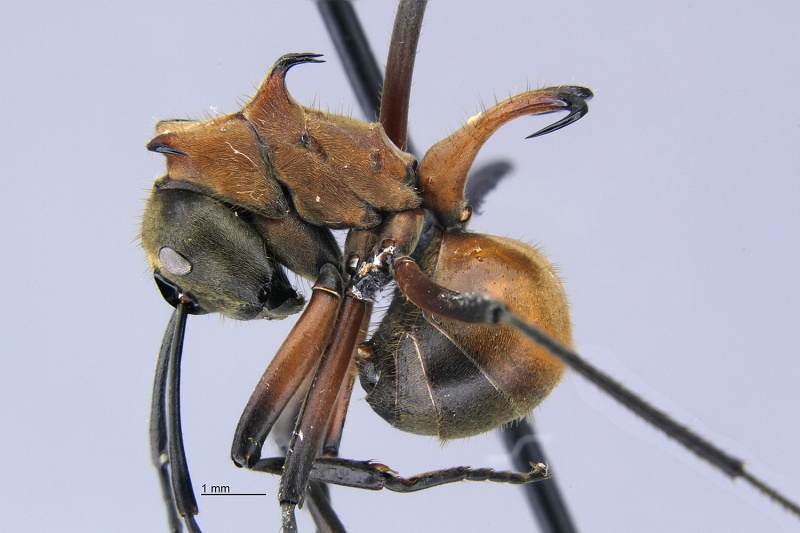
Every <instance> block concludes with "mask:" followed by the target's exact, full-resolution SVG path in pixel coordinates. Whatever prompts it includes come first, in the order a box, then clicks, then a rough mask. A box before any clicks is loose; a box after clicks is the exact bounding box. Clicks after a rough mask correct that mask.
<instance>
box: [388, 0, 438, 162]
mask: <svg viewBox="0 0 800 533" xmlns="http://www.w3.org/2000/svg"><path fill="white" fill-rule="evenodd" d="M426 5H427V0H403V1H402V2H400V4H399V5H398V6H397V14H396V15H395V19H394V28H393V29H392V38H391V40H390V41H389V57H388V58H387V60H386V79H385V81H384V84H383V92H382V93H381V110H380V121H381V124H382V125H383V128H384V130H386V135H388V136H389V138H390V139H391V140H392V142H394V143H395V144H396V145H397V147H398V148H400V149H401V150H404V151H405V150H407V149H408V146H407V143H406V136H407V132H408V106H409V98H410V95H411V77H412V75H413V74H414V59H415V58H416V55H417V43H418V42H419V34H420V31H421V30H422V18H423V17H424V15H425V7H426Z"/></svg>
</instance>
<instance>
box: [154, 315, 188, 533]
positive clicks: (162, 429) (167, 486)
mask: <svg viewBox="0 0 800 533" xmlns="http://www.w3.org/2000/svg"><path fill="white" fill-rule="evenodd" d="M177 316H178V308H177V307H176V308H175V311H174V312H173V313H172V315H171V316H170V318H169V322H168V323H167V329H166V331H165V332H164V339H163V340H162V342H161V350H160V351H159V352H158V360H157V362H156V375H155V379H154V382H153V400H152V403H151V406H150V458H151V460H152V461H153V465H154V466H155V467H156V468H157V469H158V473H159V476H158V477H159V480H160V481H161V493H162V495H163V497H164V505H166V507H167V519H168V521H169V529H170V531H172V532H173V533H179V532H180V531H181V529H182V528H181V521H180V518H179V517H178V513H177V511H176V510H175V498H174V497H173V492H172V483H171V482H170V474H169V455H168V444H167V443H168V437H167V405H166V398H167V367H168V363H169V357H170V352H171V351H172V339H173V337H174V336H175V326H176V323H177Z"/></svg>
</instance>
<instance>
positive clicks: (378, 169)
mask: <svg viewBox="0 0 800 533" xmlns="http://www.w3.org/2000/svg"><path fill="white" fill-rule="evenodd" d="M423 11H424V2H404V3H403V4H401V7H400V11H399V13H398V23H397V26H396V28H395V35H394V36H393V44H392V46H391V47H390V50H391V52H390V61H389V66H388V67H387V79H386V82H385V85H384V93H383V104H384V105H383V107H382V109H381V113H380V124H367V123H363V122H359V121H355V120H353V119H350V118H347V117H342V116H337V115H332V114H327V113H322V112H320V111H317V110H313V109H310V108H307V107H304V106H302V105H300V104H298V103H297V102H295V101H294V100H293V99H292V98H291V96H290V95H289V93H288V91H287V89H286V85H285V77H286V74H287V72H288V71H289V69H290V68H291V67H293V66H294V65H298V64H301V63H316V62H319V59H318V58H319V56H318V55H317V54H287V55H285V56H283V57H282V58H280V59H279V60H278V61H277V62H276V64H275V65H274V66H273V68H272V70H271V72H270V73H269V74H268V76H267V78H266V79H265V81H264V82H263V83H262V85H261V87H260V88H259V90H258V92H257V94H256V96H255V97H254V98H253V99H252V100H251V101H250V102H248V103H247V104H246V105H245V106H244V108H243V109H242V111H240V112H238V113H233V114H230V115H225V116H221V117H217V118H214V119H210V120H207V121H203V122H190V121H167V122H161V123H159V125H158V126H157V133H158V135H157V137H156V138H154V139H153V140H152V141H151V142H150V143H149V144H148V149H150V150H152V151H155V152H159V153H162V154H164V155H166V157H167V174H166V175H165V176H164V177H162V178H161V179H159V180H158V181H157V182H156V185H155V187H154V189H153V192H152V194H151V196H150V198H149V199H148V202H147V205H146V209H145V214H144V217H143V224H142V244H143V247H144V249H145V251H146V253H147V257H148V260H149V262H150V265H151V267H152V268H153V272H154V277H155V279H156V282H157V284H158V286H159V289H160V290H161V292H162V294H163V295H164V297H165V299H167V301H168V302H169V303H170V304H172V305H173V306H175V308H176V310H175V313H174V314H173V317H172V319H171V320H170V322H169V324H168V326H167V331H166V333H165V337H164V341H163V343H162V348H161V352H160V355H159V361H158V364H157V370H156V383H155V386H154V392H153V415H152V418H151V442H152V450H153V459H154V462H155V463H156V464H157V466H158V467H159V469H160V472H161V482H162V488H163V490H164V495H165V499H166V501H167V504H168V508H169V512H170V522H171V527H172V528H173V529H175V530H177V529H179V528H180V520H179V518H178V515H180V516H182V517H183V518H184V520H185V521H186V524H187V527H188V528H189V529H190V530H192V531H196V530H199V529H198V527H197V524H196V522H195V520H194V515H196V514H197V504H196V501H195V498H194V494H193V490H192V487H191V480H190V477H189V471H188V467H187V464H186V458H185V454H184V452H183V444H182V437H181V426H180V405H179V394H180V391H179V368H180V357H181V351H182V350H181V348H182V340H183V334H184V328H185V322H186V315H187V314H201V313H212V312H216V313H221V314H223V315H226V316H229V317H232V318H237V319H251V318H256V317H260V318H268V319H272V318H274V319H279V318H284V317H285V316H288V315H289V314H293V313H297V312H299V311H300V310H301V309H302V308H303V304H304V301H303V299H302V297H301V296H299V295H298V294H297V292H296V290H295V289H294V288H293V287H292V286H291V285H290V284H289V282H288V280H287V277H286V274H285V269H288V270H291V271H293V272H295V273H297V274H299V275H301V276H303V277H306V278H307V279H310V280H313V281H314V287H313V291H312V296H311V298H310V300H309V302H308V304H307V305H306V307H305V309H304V310H303V312H302V315H301V316H300V318H299V320H298V322H297V324H296V325H295V327H294V329H293V330H292V332H291V334H290V335H289V337H288V338H287V339H286V341H285V342H284V344H283V345H282V347H281V348H280V350H279V351H278V353H277V354H276V356H275V358H274V359H273V361H272V362H271V364H270V365H269V367H268V368H267V370H266V371H265V373H264V375H263V376H262V378H261V380H260V381H259V382H258V384H257V385H256V389H255V391H254V393H253V395H252V396H251V398H250V400H249V402H248V404H247V406H246V407H245V409H244V412H243V414H242V417H241V419H240V421H239V424H238V426H237V428H236V432H235V436H234V442H233V447H232V451H231V455H232V458H233V460H234V462H235V463H236V464H237V465H239V466H245V467H248V468H253V469H256V470H261V471H267V472H273V473H278V474H280V475H281V484H280V490H279V502H280V505H281V508H282V518H283V528H284V530H285V531H294V530H296V524H295V520H294V510H295V507H296V506H297V505H298V504H300V503H301V502H302V501H303V498H304V497H308V498H309V501H310V502H311V503H313V504H316V505H321V506H324V503H325V502H324V495H323V496H321V497H318V496H317V495H316V492H315V491H316V488H315V487H319V485H318V482H323V483H339V484H344V485H348V486H353V487H359V488H381V487H386V488H390V489H392V490H420V489H424V488H428V487H431V486H434V485H437V484H441V483H447V482H451V481H456V480H465V479H466V480H492V481H497V482H510V483H527V482H531V481H536V480H539V479H543V478H545V477H546V476H547V473H546V469H545V468H544V466H543V465H538V464H536V465H532V467H533V468H532V471H531V472H529V473H508V472H493V471H489V470H471V469H465V468H454V469H449V470H443V471H439V472H435V473H431V474H428V475H423V476H419V477H416V478H410V479H403V478H399V477H397V476H396V475H395V474H393V473H392V472H391V471H389V470H388V469H387V468H386V467H384V466H383V465H376V464H371V463H365V462H358V461H348V460H343V459H338V458H337V457H336V456H337V455H338V448H339V441H340V438H341V432H342V428H343V424H344V419H345V414H346V410H347V405H348V402H349V398H350V394H351V391H352V387H353V384H354V380H355V376H356V374H358V375H359V377H360V382H361V385H362V387H363V388H364V389H365V390H366V391H367V401H368V402H369V403H370V405H371V406H372V407H373V409H374V410H375V411H376V412H377V413H378V414H379V415H381V416H382V417H383V418H384V419H386V420H387V421H388V422H389V423H390V424H392V425H393V426H395V427H397V428H399V429H402V430H404V431H409V432H412V433H418V434H423V435H436V436H438V437H440V438H442V439H449V438H458V437H466V436H470V435H476V434H479V433H482V432H485V431H488V430H490V429H493V428H495V427H498V426H500V425H502V424H504V423H506V422H509V421H513V420H516V419H519V418H521V417H525V416H527V414H528V413H529V412H530V411H531V409H533V407H535V406H536V405H537V404H538V403H540V402H541V401H542V399H543V398H544V397H546V396H547V394H548V393H549V392H550V391H551V390H552V389H553V388H554V387H555V386H556V384H557V383H558V381H559V379H560V377H561V375H562V373H563V370H564V366H565V365H566V366H569V367H570V368H572V369H573V370H575V371H577V372H578V373H580V374H581V375H583V376H584V377H586V378H587V379H589V380H591V381H593V382H594V383H596V384H597V385H598V386H600V387H601V388H603V389H604V390H605V391H606V392H608V393H609V394H610V395H612V396H614V397H615V398H617V399H618V400H619V401H620V402H621V403H623V405H625V406H626V407H628V408H630V409H631V410H633V411H634V412H635V413H637V414H639V415H640V416H642V417H643V418H645V419H646V420H648V421H649V422H651V423H652V424H653V425H655V426H656V427H658V428H659V429H661V430H662V431H664V432H665V433H667V434H668V435H669V436H670V437H672V438H674V439H676V440H678V441H679V442H681V443H682V444H683V445H685V446H686V447H687V448H689V449H690V450H691V451H693V452H695V453H696V454H698V455H699V456H700V457H702V458H704V459H706V460H707V461H709V462H711V463H712V464H714V465H716V466H717V467H718V468H720V469H721V470H723V471H724V472H725V473H727V474H728V475H730V476H732V477H742V478H744V479H745V480H747V481H748V482H750V483H751V484H753V485H754V486H756V487H757V488H759V489H760V490H762V492H764V493H765V494H767V495H768V496H770V497H772V498H773V499H775V500H776V501H777V502H778V503H780V504H782V505H783V506H785V507H786V508H787V509H789V510H790V511H791V512H794V513H796V514H800V508H798V506H797V505H796V504H794V503H793V502H790V501H788V500H787V499H786V498H785V497H783V496H782V495H780V494H777V493H775V491H773V490H772V489H770V488H769V487H767V486H766V485H764V484H763V483H762V482H761V481H759V480H758V479H756V478H754V477H753V476H752V475H751V474H750V473H749V472H747V471H746V470H745V469H744V466H743V463H742V462H741V461H739V460H737V459H735V458H733V457H730V456H728V455H727V454H725V453H724V452H722V451H720V450H719V449H718V448H717V447H715V446H714V445H712V444H710V443H708V442H707V441H705V440H704V439H702V438H700V437H698V436H697V435H695V434H693V433H692V432H690V431H689V430H687V429H686V428H684V427H682V426H680V425H679V424H677V423H676V422H674V421H672V420H671V419H670V418H668V417H667V416H666V415H664V414H663V413H662V412H660V411H658V410H656V409H655V408H653V407H651V406H649V405H648V404H646V403H644V402H643V401H642V400H641V399H639V398H638V397H637V396H635V395H634V394H632V393H631V392H629V391H627V390H626V389H624V388H623V387H622V386H621V385H619V384H618V383H616V382H615V381H613V380H612V379H611V378H609V377H608V376H606V375H605V374H603V373H601V372H599V371H598V370H596V369H594V368H593V367H591V366H590V365H588V364H587V363H586V362H585V361H583V360H582V359H581V358H580V357H579V356H578V355H577V354H576V353H574V352H573V351H572V350H571V349H570V344H571V332H570V320H569V315H568V309H567V305H566V299H565V295H564V291H563V288H562V287H561V284H560V282H559V280H558V278H557V276H556V275H555V273H554V271H553V269H552V267H551V266H550V264H549V262H548V261H547V259H546V258H545V257H544V256H543V255H542V254H541V253H540V252H538V251H537V250H536V249H534V248H533V247H530V246H528V245H525V244H523V243H520V242H517V241H514V240H512V239H508V238H501V237H495V236H490V235H483V234H478V233H473V232H470V231H468V230H467V225H468V223H469V220H470V217H471V209H470V207H469V206H468V205H467V203H466V201H465V187H466V182H467V176H468V172H469V170H470V167H471V166H472V163H473V161H474V159H475V157H476V155H477V153H478V151H479V150H480V148H481V146H482V145H483V143H484V142H485V141H486V140H487V139H488V138H489V137H490V136H491V135H492V134H493V133H494V132H495V131H496V130H497V129H498V128H499V127H500V126H502V125H503V124H505V123H507V122H508V121H510V120H513V119H515V118H518V117H521V116H525V115H538V114H546V113H553V112H556V111H568V114H567V116H565V117H563V118H561V119H560V120H558V121H557V122H555V123H554V124H552V125H550V126H548V127H546V128H545V129H543V130H540V131H538V132H536V133H535V134H533V135H531V137H535V136H538V135H543V134H546V133H551V132H554V131H556V130H558V129H561V128H563V127H564V126H566V125H569V124H571V123H573V122H575V121H576V120H578V119H580V118H581V117H582V116H584V115H585V114H586V112H587V111H588V105H587V101H588V100H589V99H590V98H591V97H592V93H591V91H589V90H588V89H585V88H582V87H573V86H562V87H551V88H544V89H537V90H532V91H527V92H525V93H522V94H520V95H516V96H514V97H511V98H509V99H506V100H503V101H501V102H499V103H498V104H496V105H495V106H492V107H490V108H489V109H486V110H485V111H484V112H482V113H481V114H479V115H477V116H476V117H473V118H472V119H470V121H468V122H467V124H466V125H464V126H463V127H462V128H461V129H459V130H457V131H456V132H455V133H454V134H452V135H451V136H449V137H447V138H446V139H444V140H443V141H440V142H439V143H437V144H436V145H434V146H433V147H432V148H430V149H429V150H428V152H427V153H426V154H425V155H424V157H423V158H422V159H421V161H420V162H419V165H417V161H416V158H415V157H414V156H412V155H411V154H409V153H407V152H406V151H405V150H406V149H407V147H406V131H405V130H406V127H405V123H406V115H407V105H408V94H409V92H410V82H411V72H412V70H413V57H414V54H415V48H416V42H417V37H418V32H419V26H420V23H421V19H422V12H423ZM426 215H427V216H429V217H430V218H431V219H432V220H433V222H432V223H431V224H428V225H426V223H425V221H424V219H425V216H426ZM341 228H346V229H349V230H350V231H349V232H348V235H347V239H346V241H345V244H344V251H343V252H342V251H341V250H340V249H339V246H338V245H337V243H336V241H335V239H334V238H333V235H332V233H331V229H341ZM392 281H394V282H395V283H396V286H397V290H396V292H395V296H394V299H393V302H392V304H391V306H390V307H389V310H388V311H387V313H386V316H385V317H384V319H383V320H382V322H381V323H380V325H379V327H378V329H377V331H376V332H375V334H374V335H373V337H372V338H371V339H370V340H369V341H367V342H364V340H365V335H366V327H365V326H366V324H368V323H369V320H370V313H371V304H370V302H371V301H372V300H373V299H374V298H375V297H376V296H377V295H378V294H379V293H380V292H381V291H382V290H384V289H385V288H386V287H387V285H388V284H389V283H391V282H392ZM356 370H357V372H356ZM309 383H310V384H309ZM307 384H308V385H307ZM306 387H307V389H306ZM298 393H299V394H301V395H302V396H303V398H304V401H303V404H302V408H301V409H300V412H299V415H298V416H297V422H296V425H295V427H294V430H293V432H292V437H291V440H290V441H289V442H288V444H287V451H286V455H285V458H278V459H264V460H262V459H261V449H262V446H263V444H264V442H265V439H266V437H267V436H268V434H269V433H270V431H271V430H272V429H273V427H274V426H275V424H276V422H277V421H278V418H279V417H280V415H281V414H282V413H283V412H284V411H285V410H286V409H287V408H288V406H289V404H290V401H291V400H292V398H293V397H295V395H297V394H298ZM167 398H168V400H167ZM167 401H168V403H169V406H168V408H167ZM320 456H322V457H320ZM315 484H316V485H315ZM309 487H310V489H309ZM173 501H174V504H173ZM315 519H317V520H318V524H319V526H320V528H323V527H327V528H328V529H331V530H340V529H341V528H340V527H339V525H338V523H337V521H336V519H335V518H331V517H330V516H329V515H325V514H324V513H321V514H320V515H319V518H318V517H317V516H316V515H315Z"/></svg>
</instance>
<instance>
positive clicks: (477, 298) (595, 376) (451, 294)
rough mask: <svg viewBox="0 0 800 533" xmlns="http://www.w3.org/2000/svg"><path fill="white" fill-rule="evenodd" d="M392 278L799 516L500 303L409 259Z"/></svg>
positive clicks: (740, 466)
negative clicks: (504, 334)
mask: <svg viewBox="0 0 800 533" xmlns="http://www.w3.org/2000/svg"><path fill="white" fill-rule="evenodd" d="M393 269H394V279H395V281H396V282H397V287H398V289H400V291H401V292H402V293H403V294H404V295H405V296H406V297H407V298H408V299H409V300H410V301H411V302H413V303H414V305H416V306H417V307H419V308H421V309H423V310H425V311H427V312H430V313H434V314H437V315H440V316H444V317H447V318H451V319H454V320H459V321H461V322H470V323H482V324H497V323H506V324H509V325H511V326H513V327H514V328H516V329H517V330H519V331H520V332H521V333H523V334H524V335H526V336H527V337H529V338H530V339H532V340H534V341H535V342H537V343H538V344H539V345H540V346H542V347H543V348H545V349H546V350H547V351H548V352H550V353H551V354H552V355H554V356H555V357H557V358H558V359H560V360H561V361H562V362H563V363H564V364H566V365H567V366H568V367H570V368H571V369H572V370H574V371H575V372H577V373H578V374H580V375H581V376H583V377H584V378H585V379H587V380H589V381H591V382H592V383H594V384H595V385H596V386H597V387H599V388H600V389H601V390H602V391H603V392H605V393H606V394H608V395H609V396H611V397H612V398H614V399H615V400H617V401H618V402H619V403H620V404H622V405H623V406H624V407H626V408H627V409H629V410H630V411H632V412H633V413H635V414H636V415H638V416H640V417H641V418H643V419H644V420H645V421H646V422H648V423H649V424H650V425H652V426H653V427H655V428H657V429H659V430H661V431H662V432H663V433H664V434H665V435H667V436H668V437H669V438H671V439H674V440H676V441H677V442H679V443H680V444H681V445H682V446H684V447H685V448H686V449H688V450H689V451H691V452H692V453H694V454H695V455H697V456H698V457H699V458H701V459H703V460H704V461H706V462H708V463H710V464H711V465H713V466H715V467H716V468H718V469H719V470H721V471H722V472H724V473H725V474H726V475H728V476H729V477H731V478H737V477H738V478H742V479H744V480H745V481H747V482H748V483H749V484H750V485H751V486H752V487H754V488H756V489H758V490H759V491H760V492H761V493H762V494H764V495H765V496H767V497H769V498H771V499H772V500H773V501H775V502H776V503H777V504H779V505H781V506H782V507H783V508H784V509H786V510H787V511H789V512H791V513H793V514H795V515H797V516H800V505H798V504H797V503H795V502H793V501H791V500H789V499H788V498H787V497H786V496H784V495H782V494H780V493H779V492H777V491H776V490H775V489H773V488H772V487H770V486H768V485H767V484H765V483H764V482H763V481H761V480H760V479H758V478H756V477H754V476H753V475H752V474H750V472H749V471H747V470H746V469H745V466H744V463H743V462H742V461H741V460H740V459H737V458H735V457H733V456H731V455H729V454H727V453H725V452H724V451H723V450H721V449H720V448H718V447H717V446H715V445H714V444H712V443H711V442H709V441H707V440H706V439H704V438H703V437H701V436H699V435H697V434H696V433H694V432H693V431H692V430H690V429H689V428H687V427H686V426H683V425H681V424H679V423H678V422H676V421H675V420H673V419H672V418H671V417H670V416H668V415H667V414H666V413H664V412H663V411H661V410H659V409H656V408H655V407H653V406H652V405H650V404H649V403H647V402H646V401H645V400H643V399H642V398H641V397H639V396H638V395H636V394H634V393H633V392H631V391H630V390H628V389H627V388H626V387H624V386H623V385H622V384H621V383H619V382H618V381H616V380H615V379H613V378H612V377H611V376H609V375H608V374H606V373H604V372H602V371H600V370H599V369H597V368H595V367H594V366H592V365H591V364H589V363H588V362H587V361H585V360H584V359H583V358H582V357H581V356H580V355H578V354H577V353H576V352H575V351H573V350H571V349H569V348H567V347H566V346H564V345H563V344H561V343H560V342H558V341H557V340H555V339H553V338H552V337H550V336H549V335H547V334H545V333H544V332H543V331H542V330H541V329H539V328H538V327H536V326H535V325H533V324H529V323H528V322H526V321H524V320H523V319H521V318H520V317H518V316H517V315H515V314H514V313H512V312H511V311H510V310H509V308H508V307H507V306H506V305H505V304H502V303H500V302H497V301H494V300H492V299H491V298H489V297H487V296H484V295H481V294H474V293H459V292H456V291H452V290H450V289H447V288H445V287H442V286H441V285H439V284H437V283H436V282H434V281H433V280H432V279H431V278H430V277H429V276H428V275H427V274H425V273H424V272H422V270H421V269H420V268H419V266H418V265H417V263H416V262H415V261H414V260H413V259H411V258H410V257H399V258H398V259H396V260H395V261H394V264H393Z"/></svg>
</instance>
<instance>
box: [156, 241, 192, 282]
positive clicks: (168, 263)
mask: <svg viewBox="0 0 800 533" xmlns="http://www.w3.org/2000/svg"><path fill="white" fill-rule="evenodd" d="M158 260H159V261H161V266H163V267H164V270H166V271H167V272H169V273H170V274H172V275H173V276H185V275H186V274H188V273H189V272H191V271H192V263H191V262H190V261H189V260H188V259H186V258H185V257H184V256H182V255H181V254H179V253H178V252H176V251H175V249H173V248H170V247H169V246H164V247H163V248H161V249H160V250H159V251H158Z"/></svg>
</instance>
